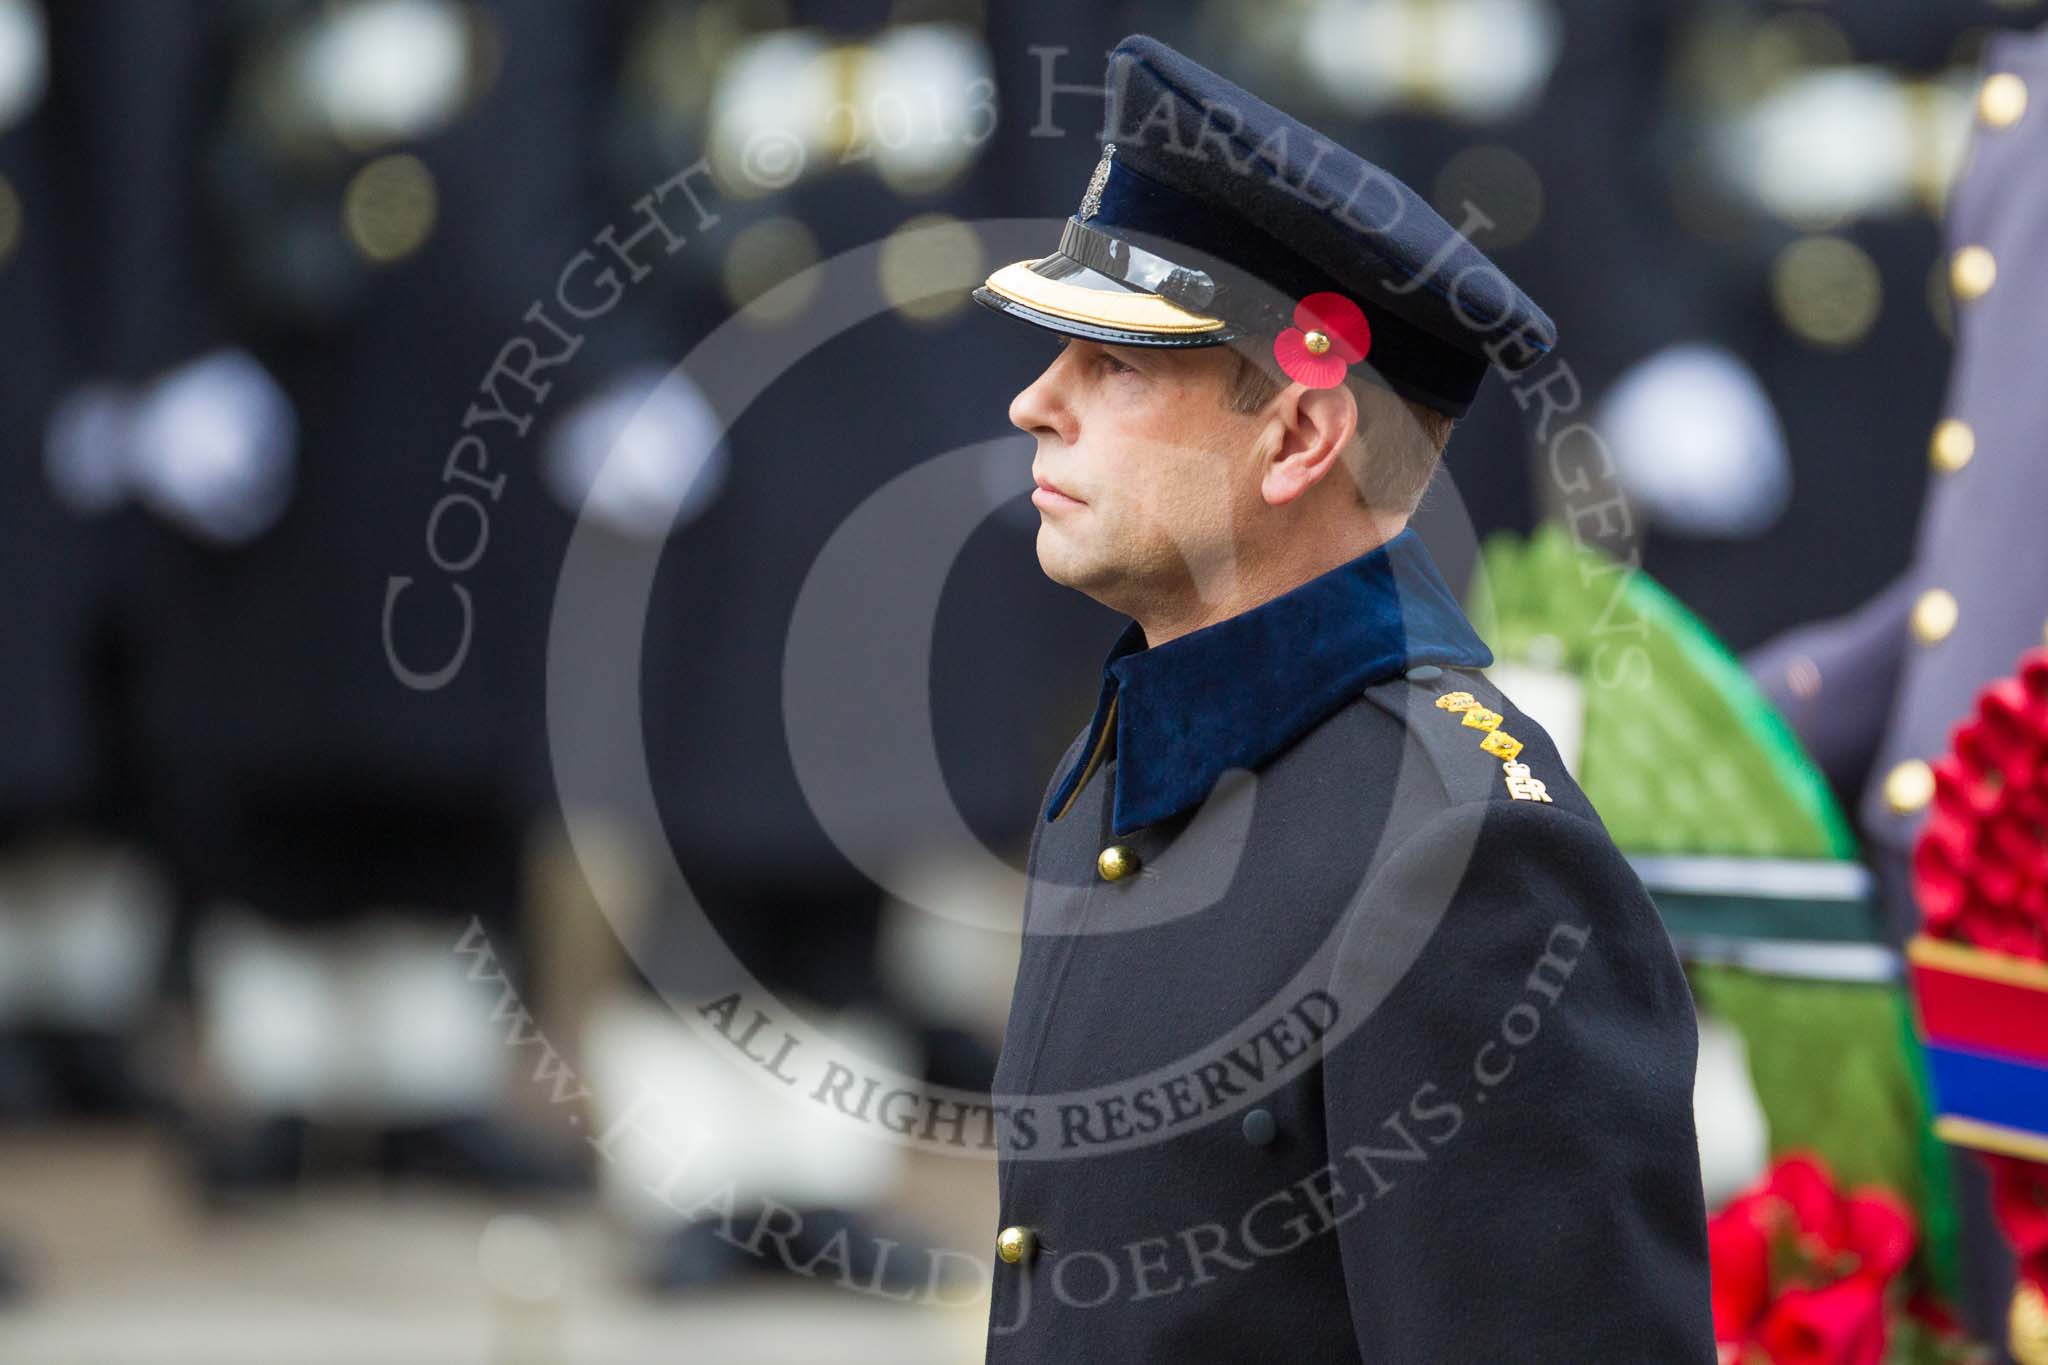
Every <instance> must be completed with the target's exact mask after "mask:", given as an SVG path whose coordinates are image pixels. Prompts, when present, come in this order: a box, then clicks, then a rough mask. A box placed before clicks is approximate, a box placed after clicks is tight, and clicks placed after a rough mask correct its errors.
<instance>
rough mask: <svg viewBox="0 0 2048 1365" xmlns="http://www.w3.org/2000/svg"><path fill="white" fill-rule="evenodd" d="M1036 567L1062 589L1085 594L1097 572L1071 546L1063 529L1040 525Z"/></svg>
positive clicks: (1072, 545) (1080, 553)
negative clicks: (1070, 589)
mask: <svg viewBox="0 0 2048 1365" xmlns="http://www.w3.org/2000/svg"><path fill="white" fill-rule="evenodd" d="M1038 567H1039V568H1040V569H1041V570H1042V571H1043V572H1044V573H1045V576H1046V577H1047V578H1049V579H1051V580H1052V581H1053V582H1055V583H1057V584H1059V585H1060V586H1061V587H1063V588H1072V589H1074V590H1075V591H1077V592H1087V591H1088V590H1089V588H1090V587H1091V586H1092V585H1093V584H1094V583H1095V581H1096V580H1097V579H1099V578H1100V577H1101V576H1102V574H1101V568H1100V566H1099V565H1097V564H1095V563H1094V561H1093V560H1092V558H1091V557H1090V556H1088V555H1086V554H1084V553H1082V551H1081V547H1080V546H1078V545H1076V544H1075V543H1074V536H1073V534H1072V533H1071V532H1070V531H1068V530H1067V529H1066V528H1064V527H1059V526H1054V525H1052V524H1051V523H1050V522H1041V523H1039V527H1038Z"/></svg>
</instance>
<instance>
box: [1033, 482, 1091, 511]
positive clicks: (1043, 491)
mask: <svg viewBox="0 0 2048 1365" xmlns="http://www.w3.org/2000/svg"><path fill="white" fill-rule="evenodd" d="M1031 481H1032V482H1033V483H1034V484H1036V485H1037V487H1035V488H1033V489H1032V490H1031V501H1033V502H1034V503H1036V504H1038V505H1039V506H1040V507H1068V506H1084V505H1085V504H1083V503H1082V502H1081V500H1080V499H1079V498H1077V497H1075V496H1074V495H1073V494H1072V493H1069V492H1068V491H1067V490H1066V489H1064V488H1061V487H1060V486H1059V485H1058V484H1056V483H1054V482H1053V481H1052V480H1051V479H1046V478H1040V477H1039V476H1037V475H1033V476H1032V480H1031Z"/></svg>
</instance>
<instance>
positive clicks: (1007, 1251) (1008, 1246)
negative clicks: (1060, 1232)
mask: <svg viewBox="0 0 2048 1365" xmlns="http://www.w3.org/2000/svg"><path fill="white" fill-rule="evenodd" d="M1037 1245H1038V1239H1037V1238H1036V1237H1034V1236H1032V1235H1031V1229H1030V1228H1015V1227H1012V1228H1004V1229H1003V1230H1002V1231H1001V1232H999V1233H997V1234H996V1255H998V1256H1000V1257H1002V1258H1003V1260H1004V1261H1005V1262H1006V1263H1008V1264H1010V1265H1016V1264H1017V1263H1018V1262H1019V1261H1022V1260H1023V1259H1024V1258H1025V1257H1027V1256H1029V1255H1030V1254H1031V1249H1032V1248H1033V1247H1035V1246H1037Z"/></svg>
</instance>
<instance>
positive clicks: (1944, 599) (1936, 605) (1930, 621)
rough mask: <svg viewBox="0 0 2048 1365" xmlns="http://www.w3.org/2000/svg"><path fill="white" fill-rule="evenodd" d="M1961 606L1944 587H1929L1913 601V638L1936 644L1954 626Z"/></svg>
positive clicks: (1928, 643) (1944, 637)
mask: <svg viewBox="0 0 2048 1365" xmlns="http://www.w3.org/2000/svg"><path fill="white" fill-rule="evenodd" d="M1960 614H1961V608H1959V607H1957V606H1956V596H1955V594H1954V593H1952V592H1950V591H1949V590H1948V589H1946V588H1929V589H1928V590H1927V591H1926V592H1923V593H1921V594H1920V596H1919V597H1918V598H1917V599H1916V600H1915V601H1914V603H1913V638H1914V639H1916V640H1918V641H1919V642H1920V643H1921V644H1923V645H1938V644H1940V643H1941V642H1942V641H1943V640H1946V639H1947V638H1948V637H1949V632H1950V631H1952V630H1954V629H1955V628H1956V617H1957V616H1958V615H1960Z"/></svg>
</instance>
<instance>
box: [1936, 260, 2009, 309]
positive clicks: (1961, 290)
mask: <svg viewBox="0 0 2048 1365" xmlns="http://www.w3.org/2000/svg"><path fill="white" fill-rule="evenodd" d="M1948 282H1949V287H1950V288H1951V289H1953V290H1955V294H1956V297H1957V298H1959V299H1961V300H1962V301H1963V302H1965V303H1970V302H1974V301H1975V300H1977V299H1981V298H1983V297H1984V296H1985V295H1986V294H1988V293H1990V292H1991V286H1992V285H1993V284H1995V283H1997V282H1998V258H1997V257H1996V256H1993V255H1992V254H1991V249H1990V248H1989V247H1981V246H1966V247H1964V248H1963V249H1962V250H1961V251H1958V252H1957V253H1956V258H1955V261H1954V263H1953V264H1951V265H1950V266H1949V276H1948Z"/></svg>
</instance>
